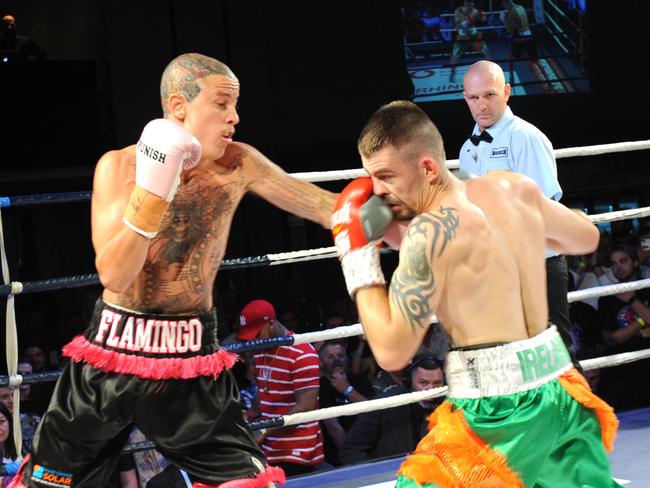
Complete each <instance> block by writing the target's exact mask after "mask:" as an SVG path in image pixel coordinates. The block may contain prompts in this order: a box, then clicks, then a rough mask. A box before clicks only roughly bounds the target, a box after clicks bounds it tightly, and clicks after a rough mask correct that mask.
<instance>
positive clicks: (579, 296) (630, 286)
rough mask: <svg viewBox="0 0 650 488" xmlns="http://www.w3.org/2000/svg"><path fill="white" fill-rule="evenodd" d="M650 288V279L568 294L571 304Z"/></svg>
mask: <svg viewBox="0 0 650 488" xmlns="http://www.w3.org/2000/svg"><path fill="white" fill-rule="evenodd" d="M649 287H650V278H646V279H644V280H638V281H628V282H625V283H616V284H615V285H606V286H594V287H593V288H586V289H584V290H576V291H570V292H569V293H567V298H568V300H569V303H571V302H578V301H580V300H586V299H587V298H595V297H604V296H607V295H616V294H618V293H625V292H628V291H634V290H642V289H643V288H649Z"/></svg>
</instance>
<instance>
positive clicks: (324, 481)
mask: <svg viewBox="0 0 650 488" xmlns="http://www.w3.org/2000/svg"><path fill="white" fill-rule="evenodd" d="M646 149H650V140H647V141H635V142H622V143H615V144H603V145H596V146H586V147H576V148H566V149H558V150H556V151H555V155H556V158H558V159H559V158H568V157H582V156H593V155H599V154H608V153H614V152H627V151H637V150H646ZM447 166H448V167H449V168H450V169H452V170H454V169H457V168H458V160H449V161H447ZM364 175H366V173H365V170H363V169H352V170H343V171H329V172H309V173H294V174H293V175H292V176H294V177H296V178H299V179H302V180H305V181H311V182H323V181H332V180H344V179H352V178H356V177H359V176H364ZM89 198H90V192H78V193H62V194H47V195H27V196H17V197H0V258H1V264H2V272H3V283H4V284H2V285H0V296H5V297H7V304H6V343H7V351H6V355H7V365H8V371H9V376H0V386H11V387H16V389H15V391H14V403H15V405H16V407H15V408H14V419H13V422H14V433H15V438H16V446H17V450H18V452H20V446H21V439H20V423H19V420H18V414H19V390H18V388H17V387H18V386H20V384H22V383H38V382H41V381H55V380H56V379H57V378H58V376H59V374H60V373H59V372H58V371H54V372H48V373H37V374H30V375H25V376H21V375H19V374H17V372H16V370H17V362H18V343H17V325H16V317H15V312H14V300H15V297H16V296H17V295H20V294H23V293H34V292H41V291H48V290H58V289H64V288H75V287H83V286H89V285H97V284H98V283H99V278H98V276H97V275H96V274H94V275H80V276H68V277H60V278H52V279H47V280H40V281H33V282H24V283H23V282H15V281H11V279H10V272H9V271H10V270H9V268H8V261H7V256H6V250H5V238H4V232H3V228H2V209H3V208H7V207H19V206H23V205H34V204H43V203H50V202H58V203H61V202H72V201H87V200H89ZM646 216H650V207H645V208H638V209H631V210H621V211H616V212H608V213H604V214H597V215H592V216H590V219H591V220H592V222H594V223H595V224H598V223H603V222H611V221H615V220H625V219H632V218H641V217H646ZM334 257H336V248H335V247H333V246H332V247H327V248H320V249H308V250H303V251H295V252H287V253H277V254H266V255H263V256H255V257H248V258H239V259H227V260H224V261H223V262H222V266H221V269H224V270H227V269H236V268H243V267H259V266H274V265H280V264H288V263H295V262H302V261H311V260H317V259H329V258H334ZM649 287H650V279H643V280H638V281H633V282H626V283H619V284H614V285H609V286H601V287H595V288H589V289H585V290H579V291H573V292H570V293H569V294H568V300H569V302H574V301H580V300H584V299H587V298H593V297H600V296H606V295H613V294H617V293H623V292H627V291H633V290H639V289H643V288H649ZM431 322H432V323H435V322H437V319H436V317H435V316H433V317H432V318H431ZM361 334H363V329H362V327H361V325H360V324H354V325H348V326H343V327H338V328H335V329H330V330H325V331H320V332H311V333H306V334H296V335H294V336H287V337H274V338H270V339H255V340H252V341H245V342H238V343H235V344H227V345H223V346H222V347H223V348H224V349H227V350H229V351H232V352H236V353H239V352H244V351H249V350H257V349H265V348H272V347H277V346H281V345H291V344H304V343H308V342H310V343H311V342H321V341H325V340H329V339H338V338H344V337H352V336H357V335H361ZM646 358H650V349H644V350H641V351H634V352H626V353H622V354H616V355H612V356H605V357H599V358H593V359H588V360H584V361H581V364H582V366H583V368H584V369H585V370H586V371H588V370H591V369H596V368H607V367H613V366H618V365H621V364H625V363H629V362H633V361H638V360H640V359H646ZM446 393H447V388H446V387H442V388H436V389H432V390H427V391H421V392H413V393H406V394H403V395H397V396H393V397H388V398H382V399H377V400H368V401H365V402H358V403H351V404H346V405H341V406H336V407H331V408H324V409H320V410H316V411H312V412H303V413H298V414H293V415H286V416H284V417H278V418H274V419H270V420H264V421H259V420H256V421H253V422H251V423H250V424H249V427H250V428H251V429H252V430H261V429H265V428H270V427H280V426H287V425H295V424H299V423H305V422H312V421H317V420H323V419H327V418H332V417H339V416H345V415H356V414H359V413H364V412H370V411H375V410H380V409H385V408H391V407H395V406H398V405H406V404H410V403H416V402H419V401H421V400H424V399H428V398H434V397H442V396H445V395H446ZM617 416H618V417H619V420H620V429H619V433H618V437H617V440H616V444H615V448H614V451H613V453H612V454H611V455H610V459H611V462H612V473H613V475H614V476H615V477H616V479H617V480H618V481H619V482H620V483H622V484H630V485H631V486H648V481H647V479H646V477H647V476H646V471H647V468H645V465H646V464H647V463H644V462H643V456H641V457H639V453H645V452H649V451H650V407H648V408H643V409H639V410H632V411H626V412H621V413H617ZM153 447H154V446H153V444H152V443H149V442H143V443H139V444H133V445H129V446H127V447H126V451H129V452H135V451H141V450H147V449H151V448H153ZM403 459H404V457H403V456H399V457H394V458H390V459H384V460H378V461H374V462H370V463H364V464H360V465H354V466H345V467H341V468H336V469H331V470H316V471H315V472H314V473H312V474H309V475H305V476H300V477H295V478H292V479H289V480H288V481H287V483H286V485H285V486H287V487H292V488H294V487H295V488H297V487H300V488H305V487H312V486H313V487H316V486H318V487H328V488H329V487H332V488H333V487H337V488H338V487H364V488H371V487H372V488H386V487H389V486H393V485H394V481H395V473H396V471H397V469H398V467H399V465H400V463H401V462H402V460H403Z"/></svg>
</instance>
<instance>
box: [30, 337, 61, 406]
mask: <svg viewBox="0 0 650 488" xmlns="http://www.w3.org/2000/svg"><path fill="white" fill-rule="evenodd" d="M24 357H25V359H26V360H27V361H29V362H30V363H31V364H32V370H33V372H34V373H46V372H48V371H51V370H52V369H53V368H51V367H50V365H49V363H48V362H47V357H46V356H45V353H44V352H43V349H42V348H41V347H40V346H37V345H30V346H28V347H26V348H25V350H24ZM54 386H55V383H54V382H53V381H42V382H40V383H33V384H32V385H31V388H30V392H29V400H30V409H31V411H32V412H33V413H34V414H36V415H40V416H42V415H43V413H44V412H45V410H46V409H47V406H48V405H49V403H50V399H51V398H52V393H53V392H54Z"/></svg>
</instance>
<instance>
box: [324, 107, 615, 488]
mask: <svg viewBox="0 0 650 488" xmlns="http://www.w3.org/2000/svg"><path fill="white" fill-rule="evenodd" d="M358 149H359V153H360V155H361V159H362V162H363V166H364V168H365V169H366V171H367V172H368V174H369V175H370V177H369V178H362V179H358V180H355V181H353V182H352V183H350V185H348V187H346V189H345V190H344V191H343V192H342V193H341V195H340V197H339V199H338V201H337V205H336V211H335V213H334V216H333V219H332V232H333V234H334V238H335V242H336V245H337V248H338V250H339V256H340V259H341V266H342V268H343V273H344V276H345V280H346V283H347V285H348V290H349V292H350V294H351V296H352V297H353V298H354V300H355V301H356V305H357V308H358V310H359V317H360V319H361V323H362V325H363V329H364V333H365V335H366V338H367V340H368V343H369V344H370V346H371V348H372V351H373V354H374V356H375V358H376V359H377V362H378V364H379V365H380V366H381V367H382V368H385V369H387V370H397V369H400V368H403V367H404V366H405V365H406V364H407V363H408V361H409V360H410V359H411V357H413V355H414V354H415V352H416V350H417V349H418V346H420V344H421V343H422V340H423V338H424V336H425V333H426V332H427V329H428V328H429V325H430V323H431V320H432V315H433V314H435V315H436V316H437V318H438V320H439V321H440V322H441V324H442V326H443V327H444V328H445V330H446V331H447V332H448V334H449V336H450V337H451V339H452V347H453V349H452V350H451V351H450V352H449V353H448V355H447V360H446V363H447V364H446V367H445V372H446V375H447V381H448V385H449V394H448V397H447V400H446V401H445V402H443V403H442V404H441V405H440V406H439V407H438V408H437V409H436V410H435V412H434V413H433V414H432V416H431V417H430V418H429V428H430V431H429V434H428V435H427V436H426V437H425V438H424V439H423V440H422V441H421V442H420V443H419V444H418V447H417V449H416V451H415V452H414V453H413V454H412V455H411V456H409V458H408V459H407V460H406V461H405V462H404V463H403V465H402V467H401V468H400V472H399V478H398V482H397V486H398V487H399V488H407V487H408V488H416V487H422V486H424V487H426V488H431V487H434V486H522V487H523V486H533V485H534V486H549V487H550V486H617V485H616V483H615V482H614V481H612V478H611V473H610V465H609V461H608V458H607V454H606V450H607V449H611V447H612V442H613V439H614V435H615V432H616V426H617V420H616V417H615V416H614V413H613V410H612V409H611V407H609V406H608V405H607V404H606V403H604V402H603V401H602V400H600V399H599V398H598V397H596V396H595V395H594V394H593V393H592V392H591V391H590V390H589V387H588V386H587V383H586V382H585V380H584V378H583V377H582V376H581V375H580V374H579V373H577V371H576V370H575V369H574V368H573V365H572V363H571V361H570V358H569V354H568V352H567V350H566V348H565V346H564V344H563V342H562V339H561V338H560V336H559V334H558V333H557V331H556V328H555V327H554V326H548V306H547V300H546V289H545V286H546V279H545V273H544V248H545V246H549V247H551V248H553V249H556V250H558V251H559V252H561V253H566V254H583V253H585V252H591V251H593V250H594V249H595V248H596V246H597V244H598V239H599V233H598V230H597V228H596V227H595V226H594V225H593V224H592V223H591V221H590V220H589V219H588V218H587V217H586V216H585V215H584V214H582V213H581V212H580V211H571V210H569V209H567V208H566V207H564V206H563V205H561V204H559V203H557V202H554V201H552V200H550V199H548V198H545V197H544V195H543V194H542V193H541V192H540V190H539V188H538V187H537V185H536V184H535V183H534V182H533V181H532V180H531V179H530V178H528V177H526V176H523V175H519V174H515V173H510V172H504V171H501V172H492V173H489V174H487V175H485V176H482V177H477V178H472V179H467V180H466V181H461V180H460V179H458V178H457V177H456V176H455V175H453V174H452V173H451V172H450V171H449V170H448V169H447V167H446V166H445V151H444V147H443V141H442V137H441V135H440V133H439V132H438V129H437V128H436V126H435V125H434V124H433V123H432V122H431V120H430V119H429V118H428V116H427V115H426V114H425V113H424V112H423V111H422V110H421V109H420V108H419V107H417V106H416V105H414V104H412V103H411V102H403V101H398V102H392V103H390V104H388V105H386V106H384V107H382V108H380V109H379V110H378V111H377V112H376V113H375V114H374V115H373V116H372V117H371V118H370V120H369V121H368V123H367V124H366V126H365V127H364V129H363V131H362V132H361V136H360V137H359V141H358ZM377 197H381V198H383V200H384V203H385V205H383V206H382V205H381V204H378V203H377V201H376V199H377ZM386 208H388V209H390V211H392V214H393V215H394V216H395V217H396V218H398V219H411V221H410V224H409V225H408V228H407V230H406V234H405V236H404V237H403V239H402V241H401V246H400V259H399V265H398V267H397V269H396V270H395V272H394V273H393V276H392V279H391V282H390V285H389V287H388V290H387V289H386V286H385V285H384V282H385V280H384V277H383V274H382V270H381V266H380V261H379V249H378V246H377V243H378V241H379V240H381V239H382V237H381V232H382V229H383V227H385V226H386V225H387V221H388V220H389V219H386V217H385V214H386ZM578 464H579V465H580V466H581V468H580V469H575V468H574V466H575V465H578Z"/></svg>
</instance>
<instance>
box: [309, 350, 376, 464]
mask: <svg viewBox="0 0 650 488" xmlns="http://www.w3.org/2000/svg"><path fill="white" fill-rule="evenodd" d="M319 356H320V370H321V377H320V408H327V407H334V406H337V405H344V404H346V403H354V402H362V401H364V400H367V399H368V398H371V397H372V396H374V390H373V388H372V384H371V383H370V380H369V379H368V378H367V377H366V376H361V375H356V374H354V373H352V372H351V371H350V370H349V368H348V360H347V353H346V350H345V345H344V343H343V342H341V341H337V340H331V341H327V342H325V344H323V346H322V347H321V348H320V351H319ZM356 417H357V416H356V415H346V416H342V417H339V418H330V419H326V420H323V425H324V429H323V430H324V432H323V433H324V447H325V449H324V450H325V461H327V462H328V463H329V464H331V465H333V466H339V465H340V462H339V448H340V446H341V445H342V444H343V440H344V439H345V433H346V432H347V431H348V430H349V429H350V427H352V424H354V421H355V419H356Z"/></svg>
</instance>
